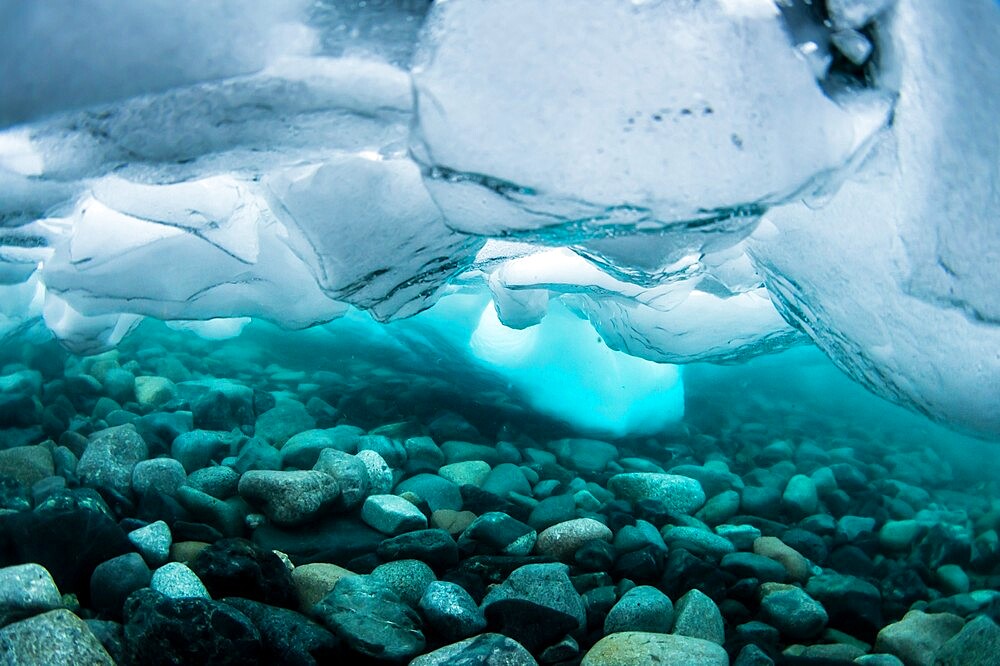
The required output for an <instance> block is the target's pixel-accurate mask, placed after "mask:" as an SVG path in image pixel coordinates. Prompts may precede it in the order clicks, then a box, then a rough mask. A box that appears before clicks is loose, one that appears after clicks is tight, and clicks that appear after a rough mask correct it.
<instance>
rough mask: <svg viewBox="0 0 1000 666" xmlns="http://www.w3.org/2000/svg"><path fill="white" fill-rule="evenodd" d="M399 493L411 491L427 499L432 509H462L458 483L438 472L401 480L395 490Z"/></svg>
mask: <svg viewBox="0 0 1000 666" xmlns="http://www.w3.org/2000/svg"><path fill="white" fill-rule="evenodd" d="M394 492H395V493H396V494H398V495H402V494H403V493H406V492H411V493H413V494H415V495H416V496H418V497H420V498H421V499H423V500H425V501H426V502H427V504H428V506H430V508H431V511H437V510H438V509H452V510H454V511H459V510H461V509H462V491H461V490H460V489H459V487H458V486H457V485H455V484H454V483H452V482H451V481H449V480H447V479H443V478H441V477H440V476H437V475H436V474H417V475H416V476H411V477H410V478H409V479H406V480H405V481H401V482H400V483H399V484H398V485H397V486H396V490H395V491H394Z"/></svg>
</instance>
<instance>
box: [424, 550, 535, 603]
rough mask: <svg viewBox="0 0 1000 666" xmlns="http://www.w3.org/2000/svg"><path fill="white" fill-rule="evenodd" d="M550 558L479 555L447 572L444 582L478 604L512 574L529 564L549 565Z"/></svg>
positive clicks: (463, 561)
mask: <svg viewBox="0 0 1000 666" xmlns="http://www.w3.org/2000/svg"><path fill="white" fill-rule="evenodd" d="M550 562H552V558H550V557H542V556H529V557H515V556H507V555H477V556H474V557H470V558H468V559H464V560H462V562H461V564H459V565H458V567H456V568H453V569H450V570H449V571H447V572H446V573H445V574H444V576H443V580H447V581H451V582H453V583H456V584H458V585H461V586H462V587H463V588H465V590H466V591H468V592H469V594H471V595H472V598H473V599H475V600H476V601H477V602H479V601H482V598H483V597H484V596H485V595H486V591H487V589H488V588H489V587H490V586H492V585H499V584H500V583H502V582H503V581H504V580H506V578H507V577H508V576H510V574H511V572H513V571H514V570H516V569H519V568H521V567H523V566H525V565H527V564H548V563H550Z"/></svg>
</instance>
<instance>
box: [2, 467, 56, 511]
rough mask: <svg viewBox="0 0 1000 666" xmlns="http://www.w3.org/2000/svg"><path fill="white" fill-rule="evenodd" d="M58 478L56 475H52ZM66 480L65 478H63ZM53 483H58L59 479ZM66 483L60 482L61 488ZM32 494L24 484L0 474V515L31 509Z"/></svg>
mask: <svg viewBox="0 0 1000 666" xmlns="http://www.w3.org/2000/svg"><path fill="white" fill-rule="evenodd" d="M50 478H56V477H50ZM63 481H64V482H65V479H64V480H63ZM52 483H56V484H58V483H59V482H58V481H54V482H52ZM63 485H64V484H60V488H61V487H62V486H63ZM30 510H31V494H30V493H29V491H28V489H27V488H25V486H24V484H23V483H21V482H19V481H16V480H15V479H12V478H11V477H9V476H0V515H3V514H4V513H5V512H7V511H30Z"/></svg>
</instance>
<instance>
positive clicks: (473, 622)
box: [419, 581, 486, 642]
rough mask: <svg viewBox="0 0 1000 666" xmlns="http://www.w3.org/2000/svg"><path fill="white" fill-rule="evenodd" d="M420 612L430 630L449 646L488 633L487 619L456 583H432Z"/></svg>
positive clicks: (422, 598)
mask: <svg viewBox="0 0 1000 666" xmlns="http://www.w3.org/2000/svg"><path fill="white" fill-rule="evenodd" d="M419 609H420V613H421V615H423V617H424V621H425V622H426V623H427V627H428V628H429V630H430V631H432V632H434V633H435V634H436V635H438V636H440V637H441V638H442V639H444V640H445V641H448V642H451V641H457V640H461V639H463V638H467V637H469V636H473V635H475V634H478V633H479V632H481V631H483V630H484V629H486V618H485V617H484V616H483V613H482V611H480V610H479V607H478V606H477V605H476V602H475V600H474V599H473V598H472V596H471V595H470V594H469V593H468V592H467V591H466V590H465V588H463V587H461V586H459V585H456V584H455V583H449V582H445V581H432V582H431V583H430V584H429V585H428V586H427V589H426V590H425V591H424V594H423V596H422V597H421V598H420V601H419Z"/></svg>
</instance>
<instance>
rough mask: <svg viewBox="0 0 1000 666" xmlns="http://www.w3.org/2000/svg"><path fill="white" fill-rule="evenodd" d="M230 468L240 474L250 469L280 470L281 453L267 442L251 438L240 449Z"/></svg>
mask: <svg viewBox="0 0 1000 666" xmlns="http://www.w3.org/2000/svg"><path fill="white" fill-rule="evenodd" d="M231 467H232V468H233V469H234V470H236V471H237V472H238V473H240V474H243V473H244V472H247V471H250V470H252V469H271V470H280V469H281V467H282V465H281V452H280V451H278V450H277V449H276V448H274V447H273V446H271V445H270V444H268V443H267V442H265V441H263V440H260V439H257V438H256V437H253V438H251V439H248V440H247V441H246V443H244V444H243V445H242V446H241V447H240V451H239V455H237V456H236V460H235V462H233V463H232V464H231Z"/></svg>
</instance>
